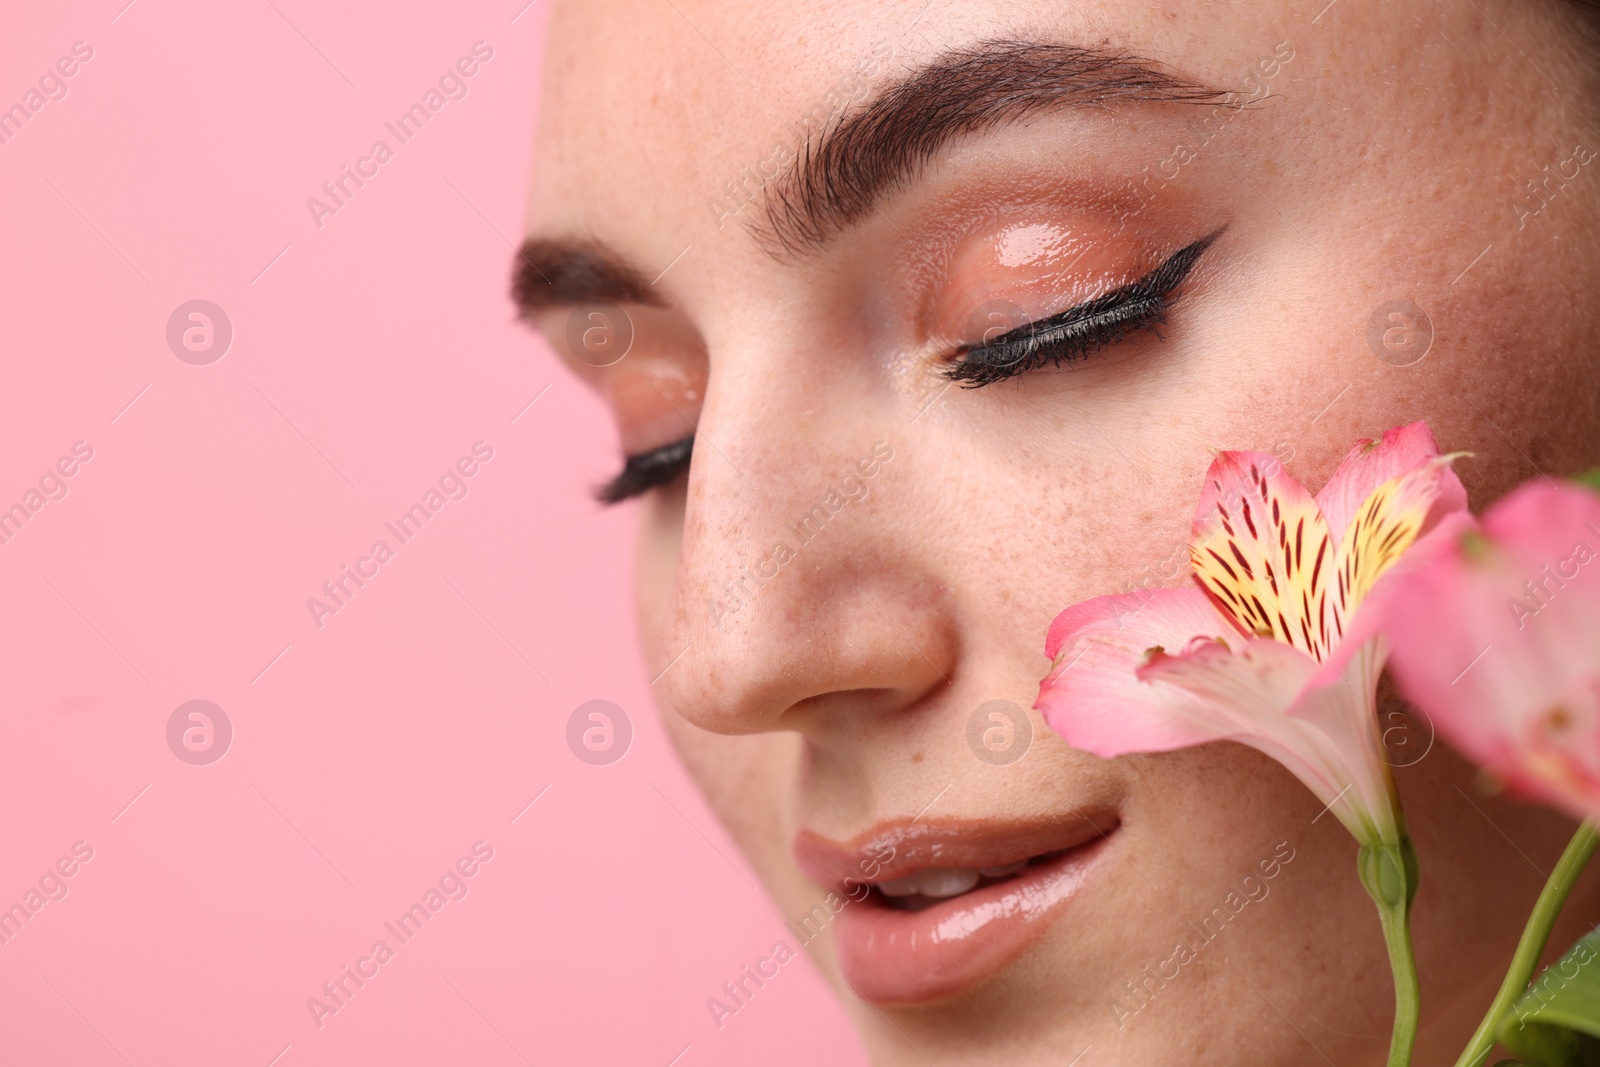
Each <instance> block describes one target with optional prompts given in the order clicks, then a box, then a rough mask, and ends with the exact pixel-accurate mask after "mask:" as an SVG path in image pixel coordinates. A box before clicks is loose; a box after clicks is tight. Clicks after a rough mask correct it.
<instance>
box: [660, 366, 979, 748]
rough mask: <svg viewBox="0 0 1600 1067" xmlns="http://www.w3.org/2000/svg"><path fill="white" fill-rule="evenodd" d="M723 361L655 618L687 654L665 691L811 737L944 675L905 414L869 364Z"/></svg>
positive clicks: (696, 711)
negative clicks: (664, 604)
mask: <svg viewBox="0 0 1600 1067" xmlns="http://www.w3.org/2000/svg"><path fill="white" fill-rule="evenodd" d="M757 344H758V343H756V342H747V343H746V344H744V345H741V346H740V348H741V349H742V350H743V351H762V348H760V347H757ZM774 348H776V346H770V345H769V346H768V347H767V349H766V351H767V352H768V353H770V352H772V351H773V349H774ZM717 362H718V361H717V360H716V358H715V353H713V360H712V363H713V366H714V367H717V370H718V371H720V372H721V373H720V374H718V373H713V375H712V377H711V382H710V384H709V386H708V389H707V393H706V399H705V405H704V407H703V408H702V411H701V416H700V419H699V423H698V425H697V427H696V434H695V455H694V461H693V465H692V469H691V472H690V478H689V485H688V490H687V501H686V506H685V512H684V529H683V537H682V541H681V554H680V557H679V560H678V567H677V571H676V577H675V580H674V587H673V590H672V594H671V596H670V598H668V608H667V613H668V619H667V625H666V626H665V628H664V635H665V645H666V647H667V649H668V651H669V654H670V652H671V651H672V650H675V649H682V650H683V651H682V653H681V654H680V659H679V660H678V661H677V662H676V663H674V664H672V665H671V666H670V667H669V668H668V669H667V670H666V673H665V674H664V675H663V676H662V678H661V679H660V682H659V684H658V685H657V689H658V690H660V691H661V695H662V697H663V698H664V699H665V700H666V701H667V702H668V703H669V704H670V705H671V707H672V708H673V709H674V710H676V711H677V712H678V713H679V714H680V715H682V716H683V717H684V718H686V719H688V720H689V721H690V722H692V723H694V724H695V725H697V726H700V727H702V728H704V729H707V730H712V731H716V732H719V733H728V734H739V733H754V732H759V731H764V730H778V729H793V730H798V731H800V732H802V733H809V734H811V735H813V736H820V734H821V732H823V731H825V730H828V729H833V728H837V727H838V726H839V725H840V724H841V723H853V724H854V725H856V726H859V724H860V720H859V717H858V716H856V715H853V714H850V713H860V714H864V715H865V714H870V715H883V714H892V713H893V712H895V711H897V710H900V709H905V708H910V707H914V706H916V705H917V704H919V703H920V702H922V701H923V700H925V699H926V698H928V697H929V696H930V695H932V694H934V693H936V692H937V691H938V690H939V689H940V688H941V687H947V686H949V685H950V684H951V680H952V677H953V674H954V671H955V660H956V652H957V640H956V628H955V625H954V622H953V620H952V616H951V612H950V610H949V609H950V603H949V598H950V594H949V591H948V590H947V589H946V588H945V587H944V586H943V585H942V584H941V583H940V582H939V580H938V576H937V572H936V570H935V562H936V561H935V560H933V559H930V558H929V557H928V555H927V553H926V552H925V551H924V550H923V548H922V543H923V542H924V541H925V540H926V538H919V537H918V536H916V534H917V531H918V529H919V527H921V526H924V525H925V523H926V517H927V516H928V514H929V512H930V511H931V510H932V509H931V508H927V507H919V501H917V500H916V499H915V496H916V494H915V493H914V491H913V488H912V487H914V486H915V485H916V484H917V478H916V476H915V470H916V467H917V463H916V451H917V449H916V448H914V447H913V446H912V444H911V442H912V437H913V433H914V431H915V429H916V428H915V427H913V426H910V425H909V415H908V414H907V413H906V412H904V411H903V410H902V408H901V406H900V405H899V404H897V403H896V402H895V398H894V397H893V396H892V395H883V393H882V392H881V391H880V387H879V386H878V385H876V384H875V382H874V381H873V380H872V377H871V375H870V373H866V372H859V371H858V372H856V373H854V374H852V373H851V371H850V369H849V368H848V367H846V368H844V369H843V370H841V368H840V367H839V366H838V363H837V362H835V363H833V364H832V365H830V366H829V367H828V368H826V371H827V373H823V372H822V369H821V368H817V367H816V366H815V357H814V355H813V357H812V359H811V360H810V361H809V362H808V361H807V360H806V359H804V358H803V357H802V356H800V355H797V356H796V357H795V358H793V359H784V358H781V357H775V358H762V359H759V360H751V361H748V365H746V366H733V367H726V368H724V367H718V366H717ZM839 362H844V361H839ZM910 414H914V412H912V413H910ZM920 503H925V502H920Z"/></svg>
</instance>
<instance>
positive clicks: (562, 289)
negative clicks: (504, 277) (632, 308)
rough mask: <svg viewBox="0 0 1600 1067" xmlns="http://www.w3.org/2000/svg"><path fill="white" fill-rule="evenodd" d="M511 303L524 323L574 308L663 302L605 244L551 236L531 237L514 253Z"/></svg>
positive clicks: (620, 257) (644, 280)
mask: <svg viewBox="0 0 1600 1067" xmlns="http://www.w3.org/2000/svg"><path fill="white" fill-rule="evenodd" d="M511 299H512V300H514V301H515V302H516V305H517V315H518V316H519V317H520V318H523V319H531V318H532V317H533V316H534V315H535V314H537V313H538V312H540V311H544V310H545V309H547V308H554V307H571V306H573V305H577V304H593V303H608V304H652V305H657V306H659V305H660V304H661V303H662V301H661V298H660V296H658V295H657V293H656V291H655V290H654V289H652V288H651V287H650V283H649V282H648V281H647V280H646V279H645V277H644V275H643V274H641V273H640V272H639V270H638V269H637V268H635V267H634V266H633V265H632V264H630V263H629V262H628V261H627V260H626V259H624V258H623V257H622V256H621V255H620V254H618V253H617V252H615V251H614V250H612V249H611V248H609V247H607V246H606V245H605V244H604V243H602V242H600V241H595V240H588V239H560V238H550V237H531V238H529V239H528V240H526V241H524V242H522V247H521V248H519V249H517V261H516V263H515V264H514V266H513V267H512V271H511Z"/></svg>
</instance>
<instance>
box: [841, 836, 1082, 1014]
mask: <svg viewBox="0 0 1600 1067" xmlns="http://www.w3.org/2000/svg"><path fill="white" fill-rule="evenodd" d="M1104 851H1105V839H1104V838H1099V839H1097V840H1095V841H1094V842H1093V843H1090V844H1086V845H1081V846H1079V847H1078V848H1075V849H1073V850H1071V851H1070V852H1068V853H1066V854H1065V855H1063V856H1060V857H1058V858H1056V859H1053V860H1051V861H1049V862H1048V863H1041V864H1038V865H1036V866H1033V867H1029V868H1027V869H1025V870H1024V871H1023V872H1022V873H1021V874H1019V875H1018V876H1017V877H1015V878H1013V879H1011V880H1010V881H1008V882H999V883H996V884H995V885H991V886H986V887H984V888H982V889H975V890H973V891H972V892H970V893H964V894H962V895H961V896H959V897H951V898H950V899H949V900H947V901H945V902H944V903H942V904H935V905H933V906H932V907H930V908H925V909H923V910H922V911H902V910H900V909H898V908H891V907H889V906H888V905H887V904H885V903H884V902H883V899H882V898H881V897H879V896H878V895H877V894H876V893H874V894H873V895H872V896H871V897H868V898H867V899H865V900H863V901H862V902H861V903H860V904H859V905H856V906H853V907H849V908H845V909H844V910H843V911H842V912H840V913H839V917H838V918H837V919H836V920H835V922H836V925H835V927H834V938H835V943H836V945H837V948H838V958H839V969H840V971H841V972H842V973H843V974H844V978H845V981H847V982H849V983H850V985H851V986H852V987H853V988H854V989H855V991H856V993H857V994H858V995H859V996H861V997H863V998H864V999H866V1000H868V1001H870V1002H872V1003H874V1004H920V1003H925V1002H927V1001H931V1000H938V999H940V998H943V997H948V996H953V995H955V994H956V993H959V992H961V991H962V990H964V989H966V988H967V987H969V986H971V985H973V984H974V983H976V982H979V981H981V980H983V979H984V978H987V977H988V976H989V975H991V974H994V973H995V972H997V971H999V970H1000V969H1001V968H1003V967H1005V966H1006V965H1007V964H1009V963H1010V962H1011V961H1012V960H1014V959H1016V958H1017V957H1018V956H1019V955H1021V954H1022V952H1023V950H1024V949H1026V948H1027V947H1028V946H1029V945H1030V944H1032V943H1033V941H1034V940H1035V939H1037V938H1038V937H1040V936H1041V935H1042V934H1043V933H1044V932H1045V930H1046V929H1047V928H1048V927H1049V926H1050V924H1051V922H1053V921H1054V920H1055V919H1056V918H1057V917H1058V916H1060V915H1061V913H1062V912H1063V911H1064V910H1065V909H1066V906H1067V904H1068V903H1069V902H1070V901H1071V900H1072V899H1073V897H1075V896H1077V894H1078V890H1079V889H1080V888H1082V886H1083V884H1084V882H1085V881H1086V880H1087V878H1088V875H1089V872H1090V870H1091V869H1092V868H1093V867H1094V866H1095V863H1096V861H1097V860H1098V859H1099V858H1100V855H1101V853H1102V852H1104Z"/></svg>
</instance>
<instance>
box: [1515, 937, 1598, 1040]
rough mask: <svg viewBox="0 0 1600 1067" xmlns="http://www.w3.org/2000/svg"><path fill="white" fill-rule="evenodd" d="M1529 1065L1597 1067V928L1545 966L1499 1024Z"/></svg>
mask: <svg viewBox="0 0 1600 1067" xmlns="http://www.w3.org/2000/svg"><path fill="white" fill-rule="evenodd" d="M1500 1044H1502V1045H1504V1046H1505V1047H1506V1048H1507V1049H1509V1050H1511V1051H1512V1052H1513V1053H1515V1054H1516V1055H1517V1056H1518V1057H1520V1058H1521V1059H1523V1060H1525V1061H1526V1062H1527V1063H1529V1064H1531V1065H1532V1067H1600V930H1595V931H1591V932H1590V933H1589V934H1587V935H1586V936H1584V937H1583V938H1581V939H1580V940H1579V941H1578V943H1577V944H1576V945H1573V946H1572V948H1571V950H1569V951H1568V952H1567V954H1566V955H1565V956H1562V957H1561V958H1560V959H1559V960H1557V961H1556V962H1555V963H1553V964H1551V965H1550V966H1549V967H1547V968H1545V969H1544V971H1543V972H1542V973H1541V974H1539V976H1538V977H1537V978H1535V979H1534V980H1533V985H1532V986H1531V987H1530V988H1529V989H1528V991H1527V992H1526V993H1524V994H1523V995H1522V996H1521V997H1520V998H1518V1000H1517V1002H1516V1003H1515V1004H1513V1005H1512V1006H1511V1011H1510V1012H1509V1013H1508V1014H1507V1015H1506V1018H1505V1020H1504V1021H1503V1022H1502V1023H1501V1024H1500Z"/></svg>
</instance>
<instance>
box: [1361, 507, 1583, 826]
mask: <svg viewBox="0 0 1600 1067" xmlns="http://www.w3.org/2000/svg"><path fill="white" fill-rule="evenodd" d="M1430 541H1432V542H1434V543H1432V544H1430V545H1429V546H1426V547H1423V546H1419V547H1418V549H1417V550H1415V551H1414V552H1413V553H1412V554H1411V555H1410V556H1409V557H1408V558H1407V561H1406V562H1405V563H1404V564H1402V565H1401V567H1400V568H1398V569H1397V572H1396V573H1395V575H1394V578H1393V580H1392V581H1386V582H1384V583H1383V585H1382V586H1381V587H1380V590H1379V591H1376V592H1375V593H1374V596H1373V599H1374V600H1381V601H1383V606H1382V612H1383V614H1384V615H1385V616H1386V628H1387V630H1388V631H1389V638H1388V639H1389V642H1390V644H1391V645H1392V646H1393V649H1394V653H1393V656H1394V669H1395V675H1396V677H1397V678H1398V680H1399V682H1400V685H1401V688H1402V690H1403V691H1404V692H1405V694H1406V696H1407V698H1408V699H1410V700H1411V701H1413V702H1414V703H1416V704H1417V705H1418V706H1419V707H1421V708H1422V709H1423V710H1424V711H1426V712H1427V713H1428V714H1429V715H1430V716H1431V717H1432V718H1433V720H1434V722H1435V723H1436V725H1437V727H1438V730H1439V733H1440V734H1441V735H1442V736H1443V737H1445V738H1447V739H1448V740H1449V741H1450V742H1451V743H1452V744H1453V745H1455V746H1456V747H1457V748H1458V749H1460V750H1461V751H1462V752H1463V753H1465V754H1466V755H1467V756H1468V757H1470V758H1471V759H1472V760H1474V761H1475V762H1477V763H1479V764H1480V765H1482V766H1483V767H1485V768H1486V769H1488V770H1489V771H1490V772H1491V773H1492V774H1494V775H1496V776H1497V777H1499V778H1501V779H1502V780H1505V781H1507V782H1509V783H1510V784H1512V785H1514V786H1516V787H1517V788H1519V789H1520V790H1521V791H1523V792H1526V793H1530V794H1532V795H1535V796H1539V797H1542V798H1544V799H1546V800H1549V801H1551V802H1553V803H1555V804H1557V805H1558V806H1560V807H1562V808H1565V809H1566V810H1567V811H1569V812H1571V813H1572V814H1574V815H1578V816H1583V815H1589V816H1600V496H1597V495H1596V494H1595V493H1593V492H1592V491H1590V490H1588V489H1585V488H1580V487H1577V486H1552V485H1550V484H1549V483H1547V482H1545V481H1543V480H1542V479H1541V480H1537V481H1533V482H1530V483H1528V484H1526V485H1524V486H1522V487H1521V488H1519V489H1517V490H1516V491H1515V492H1513V493H1511V494H1510V495H1509V496H1507V497H1506V498H1505V499H1503V500H1502V501H1500V502H1499V503H1498V504H1496V505H1495V506H1494V507H1492V508H1490V509H1489V511H1488V512H1487V513H1486V514H1485V515H1484V517H1483V522H1482V525H1481V527H1475V526H1474V524H1473V523H1472V522H1471V521H1470V520H1469V519H1467V518H1466V517H1465V516H1462V517H1459V518H1454V519H1451V520H1447V521H1446V523H1444V524H1442V525H1441V526H1440V527H1439V529H1438V530H1437V531H1436V533H1435V535H1433V537H1430Z"/></svg>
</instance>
